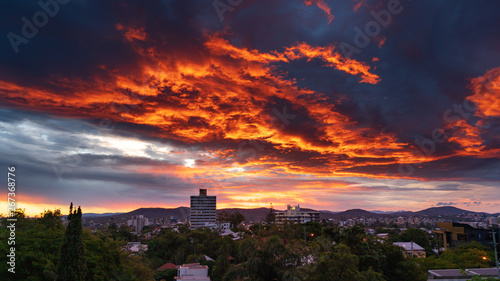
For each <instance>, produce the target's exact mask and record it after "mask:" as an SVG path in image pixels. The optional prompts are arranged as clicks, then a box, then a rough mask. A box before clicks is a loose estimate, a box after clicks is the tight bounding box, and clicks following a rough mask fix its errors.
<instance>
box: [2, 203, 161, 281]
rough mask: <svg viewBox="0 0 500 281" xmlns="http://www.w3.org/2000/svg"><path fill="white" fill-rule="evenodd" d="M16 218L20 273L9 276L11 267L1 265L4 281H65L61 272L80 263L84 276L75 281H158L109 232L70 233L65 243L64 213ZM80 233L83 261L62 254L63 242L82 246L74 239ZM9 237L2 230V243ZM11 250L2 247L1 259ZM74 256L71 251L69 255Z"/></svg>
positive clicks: (83, 230)
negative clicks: (62, 218) (8, 268)
mask: <svg viewBox="0 0 500 281" xmlns="http://www.w3.org/2000/svg"><path fill="white" fill-rule="evenodd" d="M75 216H77V213H75ZM15 218H17V222H16V245H15V247H16V272H15V274H12V273H9V272H7V263H5V262H2V263H0V271H1V272H2V274H1V276H2V277H1V280H24V281H39V280H40V281H41V280H47V281H49V280H50V281H54V280H61V278H63V277H62V276H61V272H58V271H61V270H63V269H61V267H62V268H66V269H67V268H70V267H73V266H74V265H75V264H79V263H80V264H81V265H83V264H85V267H86V269H85V271H84V276H81V278H79V279H73V280H103V281H104V280H106V281H108V280H154V279H153V270H151V269H150V268H149V267H148V266H147V263H145V262H144V261H143V259H142V258H141V257H137V256H133V255H130V254H128V253H127V252H125V251H123V250H122V249H123V247H124V246H125V243H126V242H125V241H124V240H121V239H118V240H115V239H113V238H111V237H110V235H109V234H107V233H106V232H97V233H91V232H90V231H89V230H87V229H80V230H78V229H76V230H75V231H76V232H72V233H68V236H66V237H67V238H66V239H68V240H67V241H65V232H66V228H65V226H64V225H63V223H62V220H61V212H60V210H56V211H50V210H49V211H45V212H44V213H42V214H41V215H40V216H39V217H38V218H35V219H30V218H27V217H26V216H25V214H24V212H23V211H18V212H17V213H16V217H15ZM76 220H77V219H76ZM70 223H71V222H70ZM6 224H7V221H6V219H5V218H4V219H2V225H6ZM78 231H81V236H80V237H81V242H82V243H83V247H84V248H83V249H76V252H78V251H80V252H81V253H82V255H83V257H81V256H74V255H73V254H71V255H66V254H65V253H64V250H63V251H62V253H61V249H65V247H62V246H64V245H62V244H63V241H65V242H64V243H68V244H67V247H72V245H73V246H75V245H76V244H77V243H78V241H77V240H78V239H79V238H78V237H74V236H73V237H70V236H71V235H78ZM75 233H76V234H75ZM8 235H9V233H8V232H7V230H6V228H5V227H2V228H0V241H7V237H8ZM75 239H76V240H75ZM8 247H10V246H8V245H7V243H1V244H0V255H1V256H3V257H5V256H6V255H7V254H8V253H7V251H8ZM77 247H78V246H77ZM66 249H67V248H66ZM74 252H75V251H74V250H71V249H70V250H69V252H68V253H74ZM61 255H62V257H63V259H61ZM65 263H66V264H67V265H66V266H65V265H64V264H65ZM62 274H65V273H62Z"/></svg>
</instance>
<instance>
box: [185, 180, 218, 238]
mask: <svg viewBox="0 0 500 281" xmlns="http://www.w3.org/2000/svg"><path fill="white" fill-rule="evenodd" d="M216 205H217V199H216V196H207V190H206V189H200V195H198V196H194V195H192V196H191V213H190V224H191V228H192V229H195V228H199V227H204V226H206V225H212V224H213V225H215V224H216V223H217V214H216V211H215V209H216Z"/></svg>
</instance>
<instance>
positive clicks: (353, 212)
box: [327, 209, 381, 218]
mask: <svg viewBox="0 0 500 281" xmlns="http://www.w3.org/2000/svg"><path fill="white" fill-rule="evenodd" d="M379 216H381V214H376V213H372V212H369V211H366V210H363V209H350V210H347V211H344V212H339V213H335V214H328V215H327V218H349V217H352V218H355V217H379Z"/></svg>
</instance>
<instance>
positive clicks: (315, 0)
mask: <svg viewBox="0 0 500 281" xmlns="http://www.w3.org/2000/svg"><path fill="white" fill-rule="evenodd" d="M304 3H305V4H306V6H311V5H312V4H315V5H316V6H318V8H320V9H321V10H323V12H325V14H326V17H327V18H328V23H331V22H332V20H333V19H334V16H333V15H332V12H331V9H330V7H329V6H328V4H326V3H325V1H324V0H304Z"/></svg>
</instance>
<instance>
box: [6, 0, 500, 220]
mask: <svg viewBox="0 0 500 281" xmlns="http://www.w3.org/2000/svg"><path fill="white" fill-rule="evenodd" d="M40 3H42V2H32V3H23V2H15V3H3V4H0V5H2V8H3V9H4V10H8V11H10V12H9V13H8V15H6V22H7V23H6V24H5V25H3V26H2V27H0V29H1V31H2V34H4V35H3V37H2V39H1V40H0V50H2V52H1V54H0V61H1V63H0V155H2V157H1V159H0V163H1V165H0V167H2V169H3V171H2V172H1V173H0V174H1V176H0V180H2V181H3V182H6V176H7V167H12V166H15V167H16V183H17V190H16V203H17V207H20V208H26V212H27V214H29V215H38V214H39V213H41V212H43V210H44V209H56V208H60V209H61V211H62V212H63V213H66V212H67V209H68V206H69V203H70V202H73V203H74V204H75V206H82V209H83V211H84V212H87V213H105V212H128V211H130V210H133V209H137V208H140V207H165V208H169V207H178V206H189V204H190V201H189V200H190V199H189V197H190V196H191V195H195V194H198V190H199V189H207V190H208V193H209V194H211V195H215V196H217V208H218V209H219V208H221V209H222V208H258V207H266V208H268V207H269V205H270V203H272V204H273V206H274V207H275V208H276V209H286V206H287V205H288V204H290V205H293V206H295V205H300V206H303V207H304V208H311V209H315V210H331V211H341V210H347V209H356V208H359V209H365V210H382V211H399V210H407V211H415V210H422V209H426V208H429V207H436V206H454V207H457V208H461V209H467V210H471V211H477V212H487V213H498V212H499V210H500V173H499V172H498V171H500V52H498V48H497V46H499V45H500V37H498V33H499V31H500V19H499V17H498V15H497V14H498V13H496V12H495V11H498V10H500V9H499V8H500V3H498V2H496V1H484V2H481V3H480V4H477V3H467V2H463V3H459V4H456V3H454V2H453V1H444V2H442V3H432V4H430V3H417V2H415V1H413V2H412V1H394V0H391V1H343V2H338V1H328V0H315V1H310V0H294V1H288V0H287V1H285V0H279V1H273V2H271V3H269V2H266V1H255V0H249V1H229V2H227V1H219V0H216V1H202V0H199V1H191V2H189V4H188V3H186V2H182V1H164V2H155V3H152V2H148V3H133V2H128V1H125V2H121V1H111V2H107V3H105V4H102V3H97V2H93V1H88V2H85V1H55V0H54V1H47V2H43V3H45V4H40ZM47 3H51V4H50V5H49V4H47ZM42 15H45V17H44V16H42ZM464 19H465V20H464ZM6 200H7V197H6V196H4V197H2V199H0V201H1V202H2V204H5V206H7V202H6ZM0 213H3V214H4V215H5V214H6V213H7V211H6V210H5V211H1V212H0Z"/></svg>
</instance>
